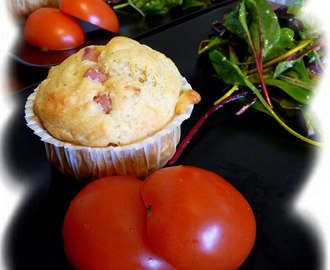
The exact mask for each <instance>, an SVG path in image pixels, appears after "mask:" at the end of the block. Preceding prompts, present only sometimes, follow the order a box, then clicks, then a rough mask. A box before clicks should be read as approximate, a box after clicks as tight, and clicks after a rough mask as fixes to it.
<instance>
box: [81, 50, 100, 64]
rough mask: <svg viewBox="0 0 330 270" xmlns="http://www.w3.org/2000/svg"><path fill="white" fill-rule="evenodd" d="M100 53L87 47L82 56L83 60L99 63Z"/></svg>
mask: <svg viewBox="0 0 330 270" xmlns="http://www.w3.org/2000/svg"><path fill="white" fill-rule="evenodd" d="M99 55H100V52H99V51H98V50H96V49H93V48H90V47H86V48H85V50H84V54H83V56H82V60H89V61H92V62H97V59H98V58H99Z"/></svg>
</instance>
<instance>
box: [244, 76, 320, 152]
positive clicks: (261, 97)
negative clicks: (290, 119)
mask: <svg viewBox="0 0 330 270" xmlns="http://www.w3.org/2000/svg"><path fill="white" fill-rule="evenodd" d="M247 84H248V86H249V87H250V88H251V89H253V92H254V93H255V94H256V96H257V97H258V99H259V101H260V102H261V103H262V105H263V106H264V107H265V108H266V109H267V110H268V112H269V113H270V115H271V116H272V117H273V118H274V119H275V120H276V121H277V122H278V123H279V124H280V125H281V126H282V127H283V128H284V129H286V130H287V131H288V132H289V133H291V134H292V135H294V136H296V137H297V138H299V139H301V140H302V141H305V142H307V143H309V144H312V145H315V146H324V145H323V143H320V142H317V141H314V140H311V139H309V138H307V137H305V136H302V135H301V134H299V133H298V132H296V131H294V130H293V129H292V128H290V127H289V126H287V125H286V124H285V123H284V122H283V121H282V120H281V118H280V117H279V116H278V115H277V114H276V113H275V112H274V110H273V109H272V108H271V107H270V106H269V105H268V103H267V102H266V100H265V99H264V98H263V96H262V95H261V94H260V93H259V91H258V89H256V87H255V86H254V85H253V84H252V83H250V82H249V81H247Z"/></svg>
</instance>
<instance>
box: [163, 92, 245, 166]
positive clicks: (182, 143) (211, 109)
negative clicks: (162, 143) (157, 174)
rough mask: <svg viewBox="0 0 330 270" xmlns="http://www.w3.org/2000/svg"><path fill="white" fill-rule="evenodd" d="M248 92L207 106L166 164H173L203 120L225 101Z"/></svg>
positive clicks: (241, 96)
mask: <svg viewBox="0 0 330 270" xmlns="http://www.w3.org/2000/svg"><path fill="white" fill-rule="evenodd" d="M247 94H248V92H247V91H246V92H242V93H238V94H235V95H232V96H229V97H227V98H225V99H223V100H222V101H221V102H219V103H218V104H216V105H213V106H212V107H211V108H209V109H208V110H207V111H206V112H205V113H204V114H203V115H202V117H201V118H200V119H199V120H198V121H197V122H196V124H195V125H194V126H193V128H192V129H191V130H190V131H189V133H188V134H187V136H186V137H185V138H184V139H183V140H182V142H181V143H180V144H179V146H178V147H177V149H176V152H175V153H174V155H173V157H172V158H171V159H170V160H169V161H168V162H167V164H168V165H169V166H171V165H173V164H174V163H175V162H176V161H177V160H178V159H179V157H180V156H181V154H182V152H183V151H184V149H186V147H187V146H188V144H189V143H190V142H191V140H192V139H193V137H194V136H195V134H196V133H197V131H198V130H199V128H200V127H201V126H202V125H203V124H204V122H205V121H206V120H207V119H208V118H209V117H210V116H211V115H212V114H213V113H215V112H216V111H217V110H219V109H220V108H222V107H223V106H224V105H225V104H226V103H229V102H231V101H234V100H237V99H240V98H243V97H246V95H247Z"/></svg>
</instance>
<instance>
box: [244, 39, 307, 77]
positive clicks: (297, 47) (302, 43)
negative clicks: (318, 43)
mask: <svg viewBox="0 0 330 270" xmlns="http://www.w3.org/2000/svg"><path fill="white" fill-rule="evenodd" d="M312 41H313V39H309V40H305V41H303V42H301V43H300V44H299V45H298V46H296V47H295V48H293V49H291V50H289V51H288V52H286V53H284V54H282V55H280V56H278V57H275V58H274V59H272V60H270V61H268V62H266V63H265V64H263V66H262V67H263V68H266V67H269V66H271V65H273V64H276V63H278V62H280V61H282V60H284V59H286V60H291V59H288V57H290V56H292V55H294V54H295V53H296V52H298V51H300V50H301V49H302V48H304V47H306V46H307V45H308V44H310V43H311V42H312ZM255 72H257V68H254V69H251V70H249V72H248V74H251V73H255Z"/></svg>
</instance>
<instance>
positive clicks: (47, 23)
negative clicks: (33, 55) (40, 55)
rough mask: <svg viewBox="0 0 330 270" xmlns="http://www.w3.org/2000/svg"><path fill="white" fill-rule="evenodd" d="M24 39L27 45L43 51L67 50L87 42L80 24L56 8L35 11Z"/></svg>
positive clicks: (26, 26) (27, 21) (29, 18)
mask: <svg viewBox="0 0 330 270" xmlns="http://www.w3.org/2000/svg"><path fill="white" fill-rule="evenodd" d="M24 37H25V40H26V42H27V43H29V44H31V45H33V46H36V47H38V48H41V49H42V50H67V49H72V48H76V47H78V46H80V45H82V44H84V42H85V34H84V32H83V30H82V28H81V26H80V25H79V23H78V22H77V21H76V20H75V19H74V18H73V17H71V16H70V15H68V14H66V13H63V12H61V11H60V10H58V9H56V8H51V7H45V8H40V9H38V10H36V11H34V12H33V13H32V14H31V15H30V16H29V17H28V19H27V20H26V22H25V26H24Z"/></svg>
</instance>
